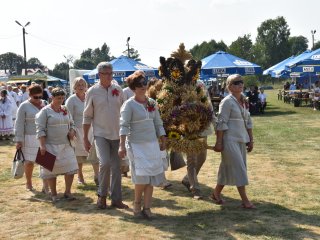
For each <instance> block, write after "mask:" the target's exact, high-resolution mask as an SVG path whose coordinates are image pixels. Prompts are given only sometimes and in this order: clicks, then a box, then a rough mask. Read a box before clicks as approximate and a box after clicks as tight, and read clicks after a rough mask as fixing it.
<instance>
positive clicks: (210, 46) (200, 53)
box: [190, 39, 228, 60]
mask: <svg viewBox="0 0 320 240" xmlns="http://www.w3.org/2000/svg"><path fill="white" fill-rule="evenodd" d="M227 50H228V46H227V45H226V44H225V43H224V42H223V41H220V42H216V41H215V40H214V39H212V40H211V41H210V42H206V41H204V42H202V43H201V44H200V45H199V44H197V45H195V46H194V47H193V48H191V49H190V52H191V54H192V56H193V58H194V59H196V60H201V59H203V58H205V57H207V56H209V55H211V54H213V53H215V52H217V51H227Z"/></svg>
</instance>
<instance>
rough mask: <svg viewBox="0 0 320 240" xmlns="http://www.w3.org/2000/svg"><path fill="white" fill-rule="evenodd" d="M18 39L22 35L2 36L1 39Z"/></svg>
mask: <svg viewBox="0 0 320 240" xmlns="http://www.w3.org/2000/svg"><path fill="white" fill-rule="evenodd" d="M16 37H20V34H16V35H12V36H7V37H4V36H0V39H12V38H16Z"/></svg>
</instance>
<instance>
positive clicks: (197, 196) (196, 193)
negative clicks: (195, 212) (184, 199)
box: [191, 189, 203, 200]
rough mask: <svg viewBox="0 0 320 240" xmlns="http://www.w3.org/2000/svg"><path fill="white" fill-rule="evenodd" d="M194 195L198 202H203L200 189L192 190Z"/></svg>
mask: <svg viewBox="0 0 320 240" xmlns="http://www.w3.org/2000/svg"><path fill="white" fill-rule="evenodd" d="M191 192H192V195H193V198H194V199H196V200H201V199H203V197H202V195H201V191H200V190H199V189H192V191H191Z"/></svg>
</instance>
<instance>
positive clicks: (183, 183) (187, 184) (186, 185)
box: [181, 180, 191, 192]
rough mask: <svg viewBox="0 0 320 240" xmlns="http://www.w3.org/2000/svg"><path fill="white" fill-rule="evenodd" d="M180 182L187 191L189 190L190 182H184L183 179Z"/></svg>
mask: <svg viewBox="0 0 320 240" xmlns="http://www.w3.org/2000/svg"><path fill="white" fill-rule="evenodd" d="M181 183H182V185H183V186H185V187H186V188H187V189H188V191H189V192H191V189H190V183H189V182H185V181H183V180H182V182H181Z"/></svg>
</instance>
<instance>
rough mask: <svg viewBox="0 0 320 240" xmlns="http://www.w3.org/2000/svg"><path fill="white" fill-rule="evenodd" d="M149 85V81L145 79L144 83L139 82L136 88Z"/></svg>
mask: <svg viewBox="0 0 320 240" xmlns="http://www.w3.org/2000/svg"><path fill="white" fill-rule="evenodd" d="M147 85H148V80H147V79H144V80H143V81H141V82H138V83H137V84H136V87H138V88H140V87H143V86H147Z"/></svg>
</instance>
